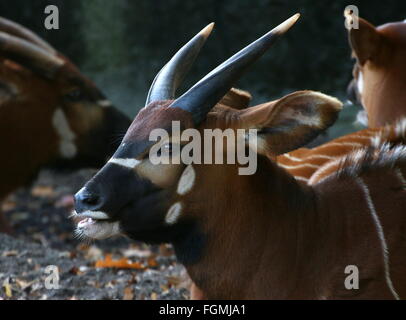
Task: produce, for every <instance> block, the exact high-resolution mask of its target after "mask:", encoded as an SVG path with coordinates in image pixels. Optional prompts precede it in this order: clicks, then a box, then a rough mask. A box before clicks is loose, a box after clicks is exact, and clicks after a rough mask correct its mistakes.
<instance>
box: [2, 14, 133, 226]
mask: <svg viewBox="0 0 406 320" xmlns="http://www.w3.org/2000/svg"><path fill="white" fill-rule="evenodd" d="M129 125H130V120H129V119H128V118H127V117H126V116H125V115H123V114H122V113H121V112H119V111H118V110H117V109H115V108H114V107H113V106H112V105H111V103H110V102H109V101H108V100H107V99H106V97H105V96H104V95H103V94H102V92H101V91H100V90H99V89H98V88H97V87H96V86H95V84H94V83H93V82H92V81H90V80H89V79H88V78H87V77H85V76H84V75H83V74H82V73H81V72H80V71H79V70H78V68H77V67H76V66H75V65H74V64H73V63H72V62H71V61H70V60H69V59H68V58H66V57H65V56H63V55H62V54H61V53H59V52H57V51H56V50H55V49H54V48H52V47H51V46H50V45H49V44H48V43H46V42H45V41H44V40H42V39H41V38H39V37H38V36H37V35H35V34H34V33H32V32H31V31H30V30H28V29H26V28H24V27H23V26H21V25H19V24H17V23H15V22H12V21H10V20H7V19H5V18H1V17H0V130H1V134H0V146H1V148H2V149H3V150H7V153H6V154H4V155H3V157H1V159H0V165H1V166H2V168H5V169H3V170H2V174H1V183H0V201H1V200H2V199H4V197H6V196H7V195H8V194H9V193H10V192H12V191H13V190H15V189H16V188H18V187H21V186H23V185H25V184H27V183H28V182H30V181H31V180H32V179H33V178H34V177H35V176H36V174H37V173H38V171H39V170H40V169H41V168H43V167H44V166H49V167H54V168H57V169H58V168H81V167H100V166H102V164H103V163H104V162H105V161H106V159H108V158H109V157H110V156H111V154H112V153H113V152H114V150H115V149H116V148H117V146H118V145H119V143H117V142H115V141H117V140H119V139H118V136H119V135H120V134H122V133H124V132H125V131H126V130H127V128H128V126H129ZM0 231H10V227H9V225H8V223H7V221H6V220H5V218H4V217H3V215H2V214H1V211H0Z"/></svg>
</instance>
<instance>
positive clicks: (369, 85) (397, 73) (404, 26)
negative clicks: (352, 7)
mask: <svg viewBox="0 0 406 320" xmlns="http://www.w3.org/2000/svg"><path fill="white" fill-rule="evenodd" d="M345 15H346V17H347V18H349V19H351V16H349V14H348V13H347V12H345ZM348 38H349V43H350V46H351V49H352V54H353V56H354V57H355V58H356V63H355V65H354V69H353V77H354V78H353V80H352V81H351V82H350V84H349V86H348V90H347V91H348V94H349V97H350V100H352V101H354V102H358V103H360V104H362V105H363V107H364V109H365V112H361V113H360V114H359V116H358V118H359V119H363V120H361V122H366V123H365V124H366V125H368V126H369V127H370V128H376V127H379V126H383V125H386V124H390V123H394V122H395V121H396V120H399V119H401V118H403V117H405V116H406V23H405V22H404V21H403V22H392V23H387V24H384V25H381V26H379V27H374V26H373V25H372V24H371V23H369V22H368V21H366V20H364V19H362V18H359V28H358V29H350V30H349V31H348Z"/></svg>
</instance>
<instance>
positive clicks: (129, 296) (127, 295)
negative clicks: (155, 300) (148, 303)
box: [123, 287, 134, 300]
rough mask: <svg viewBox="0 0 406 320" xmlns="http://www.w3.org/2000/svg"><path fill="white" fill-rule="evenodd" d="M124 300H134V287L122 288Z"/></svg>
mask: <svg viewBox="0 0 406 320" xmlns="http://www.w3.org/2000/svg"><path fill="white" fill-rule="evenodd" d="M123 299H124V300H134V289H133V288H131V287H126V288H125V289H124V297H123Z"/></svg>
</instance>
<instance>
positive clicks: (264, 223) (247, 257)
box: [75, 15, 406, 299]
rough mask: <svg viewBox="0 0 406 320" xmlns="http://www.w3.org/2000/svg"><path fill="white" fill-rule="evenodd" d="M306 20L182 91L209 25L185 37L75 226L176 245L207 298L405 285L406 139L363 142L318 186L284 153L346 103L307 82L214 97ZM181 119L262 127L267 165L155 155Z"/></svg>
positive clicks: (396, 289) (378, 290)
mask: <svg viewBox="0 0 406 320" xmlns="http://www.w3.org/2000/svg"><path fill="white" fill-rule="evenodd" d="M297 19H298V15H295V16H293V17H291V18H290V19H288V20H287V21H285V22H284V23H282V24H281V25H279V26H278V27H277V28H275V29H273V30H272V31H270V32H269V33H268V34H266V35H265V36H263V37H262V38H260V39H258V40H257V41H255V42H253V43H252V44H251V45H249V46H247V47H246V48H245V49H243V50H242V51H240V52H239V53H237V54H235V55H234V56H233V57H231V58H230V59H228V60H227V61H226V62H224V63H223V64H221V65H220V66H218V67H217V68H216V69H214V70H213V71H212V72H210V73H209V74H208V75H207V76H206V77H204V78H203V79H202V80H200V81H199V82H198V83H197V84H195V85H194V86H193V87H192V88H191V89H189V90H188V91H187V92H186V93H184V94H183V95H182V96H180V97H178V98H174V92H175V89H176V88H177V86H178V85H179V82H178V81H174V80H177V79H180V78H183V76H184V69H183V66H184V65H185V64H183V63H182V61H184V60H183V59H185V56H187V52H189V51H193V48H195V47H196V44H197V43H200V42H199V40H204V39H205V38H206V37H207V35H208V30H207V29H204V30H203V31H202V32H201V33H199V34H198V35H197V36H196V37H195V38H193V39H192V40H191V41H190V42H189V43H188V44H186V46H184V47H183V48H182V49H181V50H180V51H179V52H178V53H177V54H176V55H175V56H174V57H173V58H172V60H171V61H170V62H169V63H168V64H166V65H165V67H164V68H163V69H162V70H161V72H160V73H159V74H158V76H157V78H156V79H155V81H154V83H153V85H152V87H151V89H150V92H149V95H148V98H147V103H146V106H145V108H144V109H142V110H141V111H140V113H139V114H138V115H137V117H136V118H135V120H134V121H133V123H132V124H131V126H130V128H129V130H128V131H127V133H126V136H125V137H124V139H123V142H122V144H121V145H120V147H119V148H118V149H117V151H116V152H115V154H114V155H113V157H112V158H111V160H110V161H109V162H108V163H107V164H106V165H105V166H104V167H103V168H102V169H101V170H100V171H99V172H98V173H97V174H96V175H95V177H94V178H92V179H91V180H90V181H89V182H88V183H87V184H86V185H85V186H84V187H83V188H82V189H81V190H80V191H79V192H78V193H77V194H76V195H75V209H76V215H75V219H76V220H77V223H78V225H77V232H78V234H79V235H80V236H83V237H90V238H94V239H100V238H105V237H109V236H113V235H116V234H124V235H126V236H128V237H130V238H132V239H134V240H141V241H145V242H150V243H156V242H170V243H172V244H173V245H174V248H175V252H176V255H177V258H178V259H179V261H180V262H181V263H183V264H184V265H185V266H186V268H187V270H188V273H189V275H190V277H191V279H192V280H193V281H194V283H196V284H197V286H198V287H199V288H201V289H202V290H203V292H204V293H205V296H206V297H207V298H209V299H270V298H277V299H289V298H302V299H333V298H388V299H397V298H400V297H403V296H405V295H406V278H405V277H404V274H405V271H406V270H405V269H406V257H405V254H404V252H405V249H406V243H405V240H404V239H405V237H404V232H405V227H406V219H405V218H404V217H403V216H404V209H405V207H406V197H405V195H406V189H405V188H406V182H405V175H406V147H404V146H402V145H400V146H393V147H392V148H390V147H389V146H388V145H386V144H381V145H379V146H377V147H371V148H362V149H360V150H359V151H358V152H355V153H352V154H350V155H349V156H347V157H345V158H344V159H342V160H341V162H340V164H341V166H340V167H339V168H338V170H336V171H335V172H333V173H331V174H330V175H326V176H324V177H323V179H322V180H319V181H317V182H316V183H314V184H311V185H308V184H304V183H300V182H298V181H297V180H296V179H294V177H293V176H292V175H291V174H289V173H288V172H287V171H286V170H285V169H283V168H281V167H280V166H278V165H277V164H276V162H275V161H274V160H275V158H276V157H277V156H278V155H280V154H282V153H286V152H288V151H291V150H294V149H296V148H297V147H299V146H302V145H304V144H305V143H307V142H309V141H310V140H312V139H313V138H314V137H315V136H317V135H318V134H319V133H320V132H323V130H325V129H326V128H327V127H328V126H329V125H331V123H332V122H334V120H335V119H336V117H337V113H338V112H339V110H340V109H341V107H342V104H341V103H340V102H339V101H338V100H336V99H335V98H332V97H329V96H326V95H324V94H321V93H317V92H312V91H299V92H295V93H292V94H289V95H287V96H285V97H283V98H281V99H278V100H276V101H272V102H268V103H264V104H261V105H258V106H255V107H250V108H246V109H233V108H230V107H227V106H224V105H222V104H219V103H218V102H219V101H220V99H221V98H222V97H223V96H224V95H225V94H226V92H227V91H228V90H229V89H230V88H231V86H232V85H233V84H234V83H235V81H236V80H237V79H238V78H239V77H240V76H241V75H242V74H243V72H244V71H246V69H247V68H248V67H249V65H250V64H252V63H253V62H254V61H255V60H256V59H258V58H259V57H260V56H261V55H262V54H263V53H264V52H265V51H266V49H268V48H269V47H270V46H271V44H272V43H273V42H274V40H275V39H276V38H278V37H279V36H280V35H281V34H283V33H284V32H286V31H287V30H288V29H289V28H290V27H291V26H292V25H293V24H294V23H295V22H296V20H297ZM186 61H187V60H186ZM172 121H180V122H181V124H182V130H184V131H185V130H187V129H188V128H197V129H198V130H199V131H202V130H204V129H207V128H218V129H231V130H236V129H238V128H240V129H241V128H243V129H247V128H256V129H257V130H258V136H257V139H255V140H254V139H251V137H250V136H249V137H247V139H246V145H247V148H253V149H256V150H257V153H258V170H257V171H256V173H255V174H253V175H244V176H243V175H238V167H239V165H237V164H222V165H218V164H196V163H192V164H188V165H186V164H184V163H182V162H181V164H174V163H173V162H172V164H166V165H152V164H151V159H150V158H149V150H150V149H151V148H152V147H153V146H156V144H162V146H163V147H164V148H165V149H167V150H171V149H172V150H175V148H174V144H182V143H183V142H182V141H176V140H170V139H169V140H167V141H158V142H155V141H150V139H149V134H150V132H151V131H152V130H153V129H155V128H167V129H170V128H171V123H172ZM223 147H224V152H226V151H227V148H228V145H224V146H223ZM168 154H169V155H168V157H171V159H173V158H176V157H179V155H178V154H170V152H169V153H168ZM341 167H342V169H341ZM348 265H355V266H357V267H358V268H359V270H360V273H359V276H360V288H359V290H347V289H346V288H345V285H344V281H345V278H346V276H347V275H346V274H345V273H344V271H345V268H346V266H348Z"/></svg>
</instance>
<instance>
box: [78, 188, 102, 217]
mask: <svg viewBox="0 0 406 320" xmlns="http://www.w3.org/2000/svg"><path fill="white" fill-rule="evenodd" d="M101 202H102V201H101V197H100V196H99V195H98V194H97V193H93V192H89V191H88V190H86V189H85V190H82V191H79V192H78V193H77V194H76V195H75V209H76V211H77V212H79V213H80V212H83V211H86V210H97V209H98V208H99V207H100V206H101Z"/></svg>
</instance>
